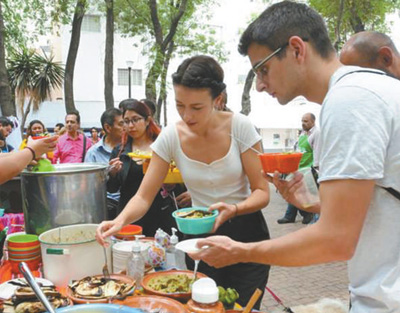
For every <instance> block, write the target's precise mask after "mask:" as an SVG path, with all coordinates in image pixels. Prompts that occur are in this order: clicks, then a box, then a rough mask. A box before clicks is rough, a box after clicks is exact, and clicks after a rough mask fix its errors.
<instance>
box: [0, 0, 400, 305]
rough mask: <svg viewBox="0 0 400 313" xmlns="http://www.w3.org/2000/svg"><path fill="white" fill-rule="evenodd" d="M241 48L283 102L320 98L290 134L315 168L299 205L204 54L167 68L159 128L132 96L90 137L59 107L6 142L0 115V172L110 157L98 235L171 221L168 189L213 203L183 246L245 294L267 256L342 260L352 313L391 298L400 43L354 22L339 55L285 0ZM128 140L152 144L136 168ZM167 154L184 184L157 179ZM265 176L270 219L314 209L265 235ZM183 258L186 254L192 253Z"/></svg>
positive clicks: (258, 282)
mask: <svg viewBox="0 0 400 313" xmlns="http://www.w3.org/2000/svg"><path fill="white" fill-rule="evenodd" d="M239 52H240V53H241V54H242V55H244V56H248V57H249V60H250V62H251V65H252V69H253V72H254V73H255V77H256V89H257V91H259V92H267V93H268V94H270V95H272V96H273V97H275V98H277V100H278V101H279V103H281V104H286V103H288V102H289V101H291V100H292V99H293V98H294V97H296V96H299V95H303V96H305V97H306V98H307V99H308V100H310V101H313V102H316V103H320V104H322V111H321V115H320V130H319V129H317V128H316V127H315V116H313V115H312V114H306V115H304V116H303V117H302V128H303V131H302V133H301V134H300V137H299V140H298V143H297V145H296V148H297V149H298V150H300V151H301V152H303V153H304V155H303V156H304V159H302V164H301V167H311V166H313V167H315V168H318V169H319V183H320V192H319V196H320V202H319V203H316V204H314V205H312V206H307V207H305V206H304V205H303V204H302V203H300V202H299V200H298V199H297V198H296V192H295V191H296V190H297V189H299V188H301V186H302V175H301V174H300V173H295V174H294V178H293V179H292V180H284V179H282V178H281V176H280V174H279V173H277V172H276V173H274V174H273V176H270V175H268V174H266V173H264V174H262V170H261V164H260V162H259V160H258V157H257V153H256V152H255V151H254V150H256V151H261V150H262V149H261V137H260V135H259V134H258V133H257V131H256V130H255V128H254V126H253V125H252V123H251V121H250V120H249V119H248V118H247V117H245V116H243V115H241V114H237V113H233V112H231V111H230V110H229V109H228V108H227V107H226V101H227V93H226V85H225V83H224V72H223V70H222V68H221V66H220V65H219V64H218V62H217V61H215V59H213V58H212V57H209V56H194V57H191V58H188V59H186V60H184V61H183V62H182V63H181V64H180V66H179V67H178V69H177V70H176V72H175V73H174V74H173V75H172V81H173V89H174V93H175V101H176V108H177V111H178V113H179V115H180V117H181V120H180V121H178V122H176V123H174V124H172V125H169V126H168V127H166V128H165V129H163V130H162V131H161V129H160V127H159V125H157V124H156V123H155V121H154V118H153V116H154V114H155V106H154V103H151V102H149V101H148V100H146V99H143V100H136V99H127V100H124V101H122V102H121V103H120V106H119V108H113V109H108V110H106V111H105V112H104V113H103V114H102V116H101V126H102V132H103V133H104V135H103V136H100V135H99V130H98V129H96V128H92V129H91V131H90V132H91V137H90V138H88V137H87V136H85V134H83V133H82V132H81V131H80V115H79V113H78V112H68V114H67V115H66V117H65V126H64V125H63V124H57V125H56V127H55V133H56V135H54V136H50V137H48V136H47V130H46V127H45V125H43V123H41V122H40V121H38V120H34V121H31V122H30V123H29V125H28V128H27V132H26V139H24V141H23V143H22V144H21V147H19V151H17V152H13V150H15V149H14V147H12V146H10V145H7V141H6V139H7V136H8V135H9V134H10V132H11V131H12V127H13V124H12V122H10V121H9V120H8V119H7V118H4V117H0V148H1V151H2V152H4V153H2V154H0V168H1V169H2V170H1V171H0V184H1V183H3V182H5V181H6V180H7V179H10V178H11V177H13V176H14V175H16V174H17V173H18V172H19V171H21V170H22V169H23V168H24V167H25V166H26V165H27V164H29V163H30V162H32V161H33V162H34V161H35V160H36V159H37V157H39V156H41V155H44V154H47V157H48V158H50V159H51V161H52V162H53V163H80V162H101V163H107V164H109V166H110V178H109V180H108V182H107V201H108V203H107V207H108V213H109V220H108V221H104V222H102V223H101V224H100V225H99V228H98V230H97V233H96V238H97V240H98V242H99V243H100V244H102V245H106V244H107V243H106V241H105V239H106V238H107V237H108V236H111V235H113V234H115V233H117V232H118V231H119V230H120V229H121V228H122V226H124V225H126V224H129V223H136V224H139V225H142V226H143V230H144V233H145V235H147V236H153V235H154V233H155V230H156V229H157V228H158V227H161V228H163V229H168V228H169V227H171V226H173V225H174V220H173V219H172V216H171V211H172V210H173V209H174V202H173V200H174V199H172V198H171V197H170V191H171V189H172V188H174V189H173V190H174V194H176V195H177V197H176V199H177V200H178V203H179V204H181V205H185V206H186V205H190V204H193V205H194V206H206V207H209V209H210V210H218V211H219V215H218V217H217V220H216V222H215V225H214V229H213V234H208V235H206V236H204V237H205V238H203V239H201V240H199V242H198V246H199V247H203V246H207V248H206V249H201V250H200V251H199V252H197V253H191V254H190V257H191V258H192V259H201V260H203V261H204V262H202V263H201V266H200V268H199V270H200V271H201V272H203V273H205V274H207V275H208V276H210V277H212V278H213V279H215V280H216V282H217V284H218V285H221V286H224V287H233V288H235V289H236V290H237V291H238V292H239V294H240V298H239V300H238V302H239V303H240V304H242V305H245V304H246V303H247V302H248V300H249V299H250V297H251V295H252V294H253V292H254V290H255V289H256V288H260V289H261V290H264V287H265V286H266V284H267V282H268V275H269V269H270V266H271V265H277V266H307V265H312V264H319V263H325V262H332V261H338V260H348V261H349V266H348V271H349V279H350V299H351V309H350V310H351V312H352V313H360V312H372V311H373V312H376V313H383V312H398V311H400V300H399V299H400V298H399V296H398V293H399V291H400V288H399V286H400V278H399V275H398V272H399V271H400V259H399V254H400V251H399V250H400V233H399V232H400V230H399V229H400V228H399V227H397V224H396V223H397V220H399V219H400V210H399V200H400V198H399V199H396V198H397V196H396V193H397V194H399V193H398V191H399V190H400V158H399V155H400V103H399V101H400V97H399V92H398V90H399V89H397V88H399V87H400V82H399V81H398V79H399V78H400V56H399V52H398V51H397V49H396V47H395V45H394V44H393V42H392V41H391V39H390V38H389V37H388V36H386V35H385V34H382V33H379V32H371V31H366V32H361V33H358V34H356V35H354V36H353V37H352V38H350V40H349V41H348V42H347V43H346V44H345V45H344V47H343V49H342V52H341V54H340V59H339V58H338V56H337V52H336V51H335V49H334V48H333V46H332V44H331V41H330V40H329V36H328V32H327V29H326V26H325V23H324V21H323V19H322V17H321V16H320V15H319V14H318V13H317V12H316V11H314V10H313V9H311V8H310V7H308V6H307V5H305V4H300V3H295V2H291V1H283V2H280V3H277V4H274V5H271V6H270V7H269V8H267V9H266V10H265V11H264V12H263V13H262V14H261V15H260V16H259V17H258V18H257V19H256V20H255V21H254V22H252V23H251V24H250V25H249V26H248V27H247V29H246V30H245V31H244V33H243V35H242V36H241V39H240V44H239ZM344 65H347V66H344ZM63 132H64V133H63ZM38 136H39V138H36V139H35V137H38ZM243 143H245V144H243ZM250 147H251V148H252V149H250ZM52 150H54V154H53V155H51V154H49V152H51V151H52ZM136 150H140V151H144V152H152V161H151V163H150V165H149V168H148V169H147V173H146V174H145V175H144V174H143V162H142V160H141V159H140V158H139V159H135V158H132V157H130V156H128V153H130V152H133V151H136ZM172 161H174V162H175V163H176V165H177V166H178V168H179V169H180V171H181V174H182V177H183V180H184V182H185V185H176V186H173V187H166V186H164V185H163V181H164V178H165V176H166V175H167V173H168V171H169V168H170V163H171V162H172ZM5 169H7V170H5ZM268 182H269V183H271V184H274V185H275V186H276V188H277V190H278V191H279V193H280V194H281V195H282V197H283V198H284V199H285V200H286V201H287V202H288V208H287V212H286V214H285V216H284V217H283V218H282V219H280V220H278V223H290V222H294V220H295V218H296V214H297V211H299V212H300V213H301V214H302V215H303V217H304V219H303V223H304V224H308V223H309V222H310V220H311V217H312V214H314V213H315V214H318V215H319V219H318V220H315V221H314V223H312V224H311V225H309V226H307V227H304V228H302V229H301V230H299V231H296V232H293V233H290V234H287V235H285V236H283V237H280V238H275V239H270V237H269V232H268V227H267V223H266V221H265V219H264V217H263V214H262V213H261V210H262V209H263V208H265V207H267V206H268V203H269V198H270V195H269V188H268ZM174 198H175V196H174ZM186 238H188V237H187V236H186ZM371 246H373V249H371ZM187 264H188V267H189V268H192V267H193V262H192V260H191V259H190V258H188V259H187ZM259 307H260V300H259V301H258V302H257V304H256V305H255V308H259Z"/></svg>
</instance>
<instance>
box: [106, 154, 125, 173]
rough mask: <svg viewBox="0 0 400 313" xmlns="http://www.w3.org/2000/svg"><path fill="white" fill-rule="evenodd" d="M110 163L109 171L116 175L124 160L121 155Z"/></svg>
mask: <svg viewBox="0 0 400 313" xmlns="http://www.w3.org/2000/svg"><path fill="white" fill-rule="evenodd" d="M108 164H109V165H110V171H109V172H108V173H109V174H110V175H111V176H115V175H116V174H117V173H118V172H119V171H120V170H121V169H122V162H121V160H120V159H119V157H117V158H114V159H111V160H110V162H109V163H108Z"/></svg>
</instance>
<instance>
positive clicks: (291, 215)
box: [284, 203, 312, 221]
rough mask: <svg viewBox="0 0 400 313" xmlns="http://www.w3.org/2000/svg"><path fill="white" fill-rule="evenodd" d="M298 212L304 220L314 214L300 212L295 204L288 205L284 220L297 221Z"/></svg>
mask: <svg viewBox="0 0 400 313" xmlns="http://www.w3.org/2000/svg"><path fill="white" fill-rule="evenodd" d="M297 212H299V213H300V215H301V216H302V217H303V218H304V217H306V216H308V215H309V214H312V213H310V212H306V211H303V210H300V209H299V208H297V207H295V206H294V205H293V204H290V203H288V206H287V208H286V213H285V216H284V218H286V219H288V220H289V221H295V220H296V216H297Z"/></svg>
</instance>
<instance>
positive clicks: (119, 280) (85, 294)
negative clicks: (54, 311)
mask: <svg viewBox="0 0 400 313" xmlns="http://www.w3.org/2000/svg"><path fill="white" fill-rule="evenodd" d="M134 291H135V280H134V279H132V278H130V277H129V276H126V275H121V274H111V275H110V279H106V278H104V276H103V275H95V276H88V277H85V278H82V279H80V280H76V281H73V282H72V283H71V284H69V285H68V288H67V296H68V298H70V299H71V300H72V301H73V302H74V303H107V302H108V301H109V299H110V298H116V299H123V298H124V297H126V296H128V295H130V294H132V293H133V292H134Z"/></svg>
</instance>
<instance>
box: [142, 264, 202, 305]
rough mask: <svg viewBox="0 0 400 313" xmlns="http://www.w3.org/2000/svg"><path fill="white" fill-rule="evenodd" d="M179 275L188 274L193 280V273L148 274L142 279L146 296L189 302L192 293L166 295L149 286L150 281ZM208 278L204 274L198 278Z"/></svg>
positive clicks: (166, 272)
mask: <svg viewBox="0 0 400 313" xmlns="http://www.w3.org/2000/svg"><path fill="white" fill-rule="evenodd" d="M177 274H186V275H188V276H189V278H193V271H183V270H182V271H180V270H170V271H161V272H155V273H150V274H147V275H145V276H144V277H143V279H142V287H143V289H144V291H145V292H146V294H148V295H156V296H161V297H168V298H173V299H175V300H178V301H187V300H189V299H190V298H191V295H192V292H180V293H166V292H160V291H157V290H154V289H151V288H150V287H148V284H149V282H150V280H152V279H153V278H156V277H157V278H158V277H162V276H166V275H177ZM203 277H207V276H206V275H204V274H203V273H199V272H197V278H203Z"/></svg>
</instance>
